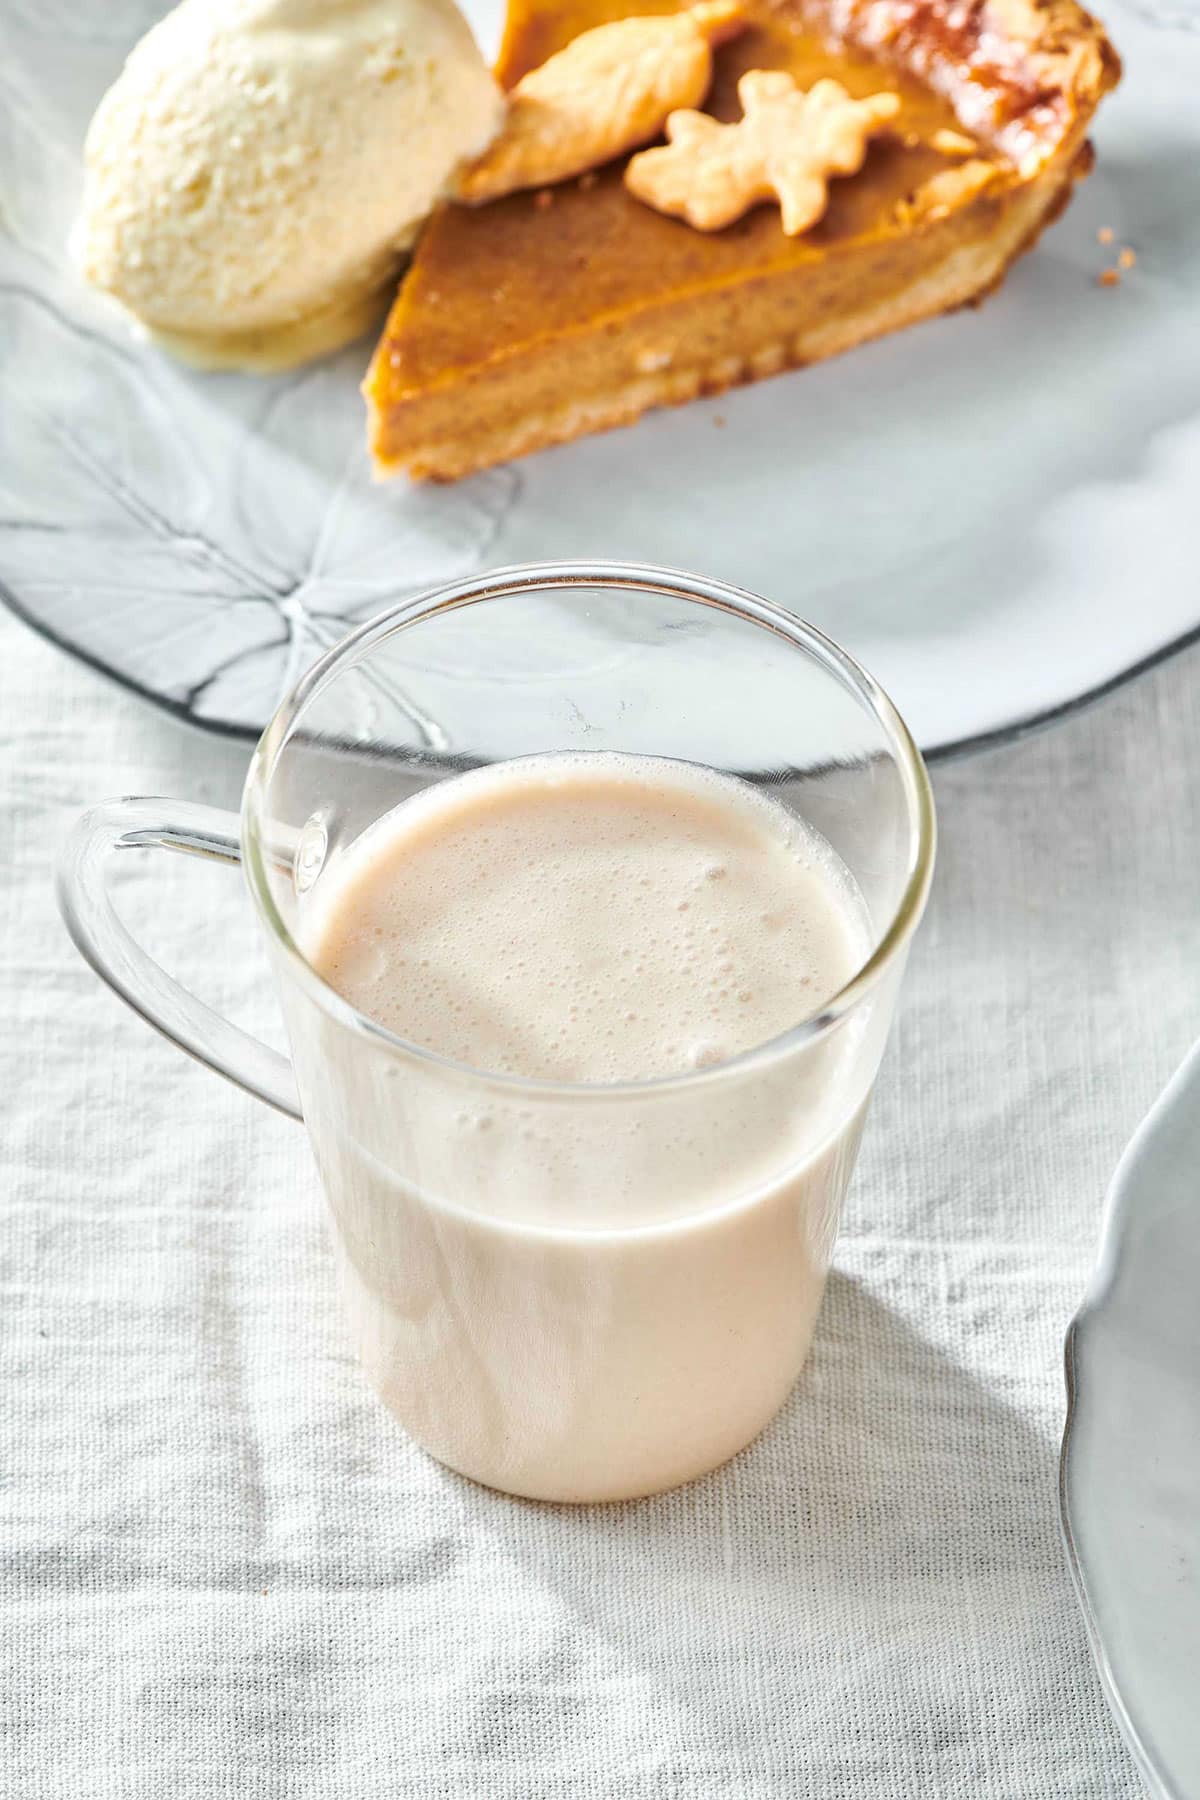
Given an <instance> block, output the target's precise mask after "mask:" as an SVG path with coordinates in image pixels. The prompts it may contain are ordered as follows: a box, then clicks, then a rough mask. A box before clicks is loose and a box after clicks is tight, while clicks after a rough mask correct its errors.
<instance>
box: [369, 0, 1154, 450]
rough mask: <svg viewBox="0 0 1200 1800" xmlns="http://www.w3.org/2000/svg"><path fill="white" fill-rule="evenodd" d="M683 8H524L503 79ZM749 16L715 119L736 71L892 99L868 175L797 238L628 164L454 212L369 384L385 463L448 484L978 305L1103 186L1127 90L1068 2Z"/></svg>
mask: <svg viewBox="0 0 1200 1800" xmlns="http://www.w3.org/2000/svg"><path fill="white" fill-rule="evenodd" d="M676 10H677V8H676V7H675V6H674V5H672V4H671V0H650V3H649V4H648V3H647V0H570V3H569V4H567V5H563V4H561V3H560V0H510V12H509V19H508V27H507V31H506V35H505V41H504V45H503V47H502V51H501V55H500V59H499V63H498V66H497V73H498V75H499V77H500V80H501V81H502V82H503V84H504V85H505V86H506V87H509V88H511V87H513V85H514V84H515V83H516V82H517V81H518V80H520V78H521V77H522V76H523V75H525V74H526V73H527V72H528V71H530V70H531V69H534V68H537V67H539V66H540V65H541V64H542V63H544V62H545V61H546V59H547V58H549V57H550V56H551V55H553V54H554V53H555V52H557V51H559V50H561V49H563V48H564V46H565V45H566V44H567V43H569V42H570V41H571V40H573V39H574V38H576V37H577V36H578V35H579V34H580V33H582V32H584V31H587V30H589V29H591V28H593V27H595V26H597V25H600V24H603V23H605V22H607V21H609V20H612V19H617V18H624V17H628V16H631V15H645V14H648V13H666V12H674V11H676ZM749 20H750V22H749V24H748V26H747V28H746V29H745V30H743V31H742V32H741V33H740V34H739V35H737V36H735V37H733V38H732V39H730V40H729V41H726V42H722V43H718V44H715V45H714V48H713V77H712V85H711V88H710V90H709V93H708V96H707V99H706V100H705V101H704V102H703V107H704V111H705V112H706V113H708V114H710V115H712V116H713V117H714V118H715V119H718V120H724V121H734V120H739V119H741V118H742V107H741V105H740V103H739V98H738V91H737V90H738V82H739V80H740V78H741V77H742V76H743V75H745V74H747V73H748V72H750V71H759V70H784V71H787V72H788V73H789V74H790V75H791V76H793V77H794V78H795V81H796V83H797V84H798V86H799V88H801V89H803V90H809V89H811V88H812V87H813V86H814V85H815V83H817V82H818V81H820V80H822V79H824V78H827V77H832V78H834V79H835V80H836V81H838V82H840V83H841V84H842V86H843V87H844V88H845V89H846V90H847V92H848V93H849V94H850V95H852V96H854V97H855V98H856V99H865V98H866V97H868V96H872V95H878V94H881V93H883V94H895V95H896V96H897V97H898V101H899V105H898V108H897V109H896V110H895V113H894V116H893V117H889V118H888V120H887V123H886V125H884V126H880V127H879V128H878V129H877V132H876V134H874V135H872V136H871V137H870V141H869V142H868V143H867V144H866V149H865V159H864V160H863V162H862V166H861V168H860V169H859V170H858V171H857V172H856V173H850V174H846V175H843V176H837V175H835V176H834V177H833V178H832V179H831V180H830V181H829V185H828V200H827V204H826V205H825V210H824V212H823V213H822V214H821V216H820V217H819V218H818V219H817V222H816V223H815V224H812V225H811V226H809V227H808V228H807V229H803V230H800V231H798V232H797V233H796V234H795V235H791V236H789V235H787V234H786V233H785V230H784V229H783V226H782V224H781V216H780V209H779V206H778V205H777V204H762V205H756V206H754V207H753V208H752V209H751V210H749V211H746V212H745V213H744V215H743V216H742V217H740V218H738V219H736V220H735V221H734V222H733V223H730V224H727V225H725V227H724V228H723V229H720V230H697V229H695V228H694V227H693V226H692V225H691V224H689V223H687V222H685V221H684V220H683V219H682V218H679V217H673V216H669V215H668V214H666V213H664V212H660V211H657V210H655V209H654V207H653V206H652V205H650V204H644V203H643V201H642V200H640V199H639V198H637V197H635V195H634V194H633V193H631V192H630V191H629V189H628V188H627V186H626V183H625V177H626V168H627V164H628V160H629V159H628V157H627V156H621V157H620V158H618V159H617V160H616V161H614V162H612V163H609V164H608V165H606V166H604V167H602V168H600V169H598V170H595V171H593V172H588V173H584V174H582V175H580V176H572V177H571V178H570V179H569V180H564V181H561V182H559V183H558V184H557V185H553V186H547V187H542V188H538V189H535V190H532V191H523V192H516V193H511V194H508V195H506V196H505V197H504V198H501V199H497V200H493V201H491V202H490V203H488V204H483V205H477V206H466V205H460V204H454V203H451V204H448V205H445V206H443V207H442V208H441V209H440V210H439V211H438V212H437V213H436V214H435V215H434V217H433V218H432V219H431V220H430V221H429V223H428V225H427V226H426V228H425V231H424V233H423V235H422V238H421V240H420V242H419V244H418V246H417V250H416V252H415V255H414V257H413V260H412V263H411V265H410V267H409V270H408V272H407V274H406V276H405V278H404V280H403V282H402V284H401V288H400V292H399V295H398V297H397V300H396V302H395V305H394V307H393V309H392V312H391V315H390V317H389V319H388V321H387V325H386V327H385V330H384V334H383V337H382V339H381V341H380V344H379V346H378V349H377V350H376V352H375V356H374V358H373V360H372V363H371V367H370V370H369V372H368V375H367V379H366V382H365V384H364V392H365V394H366V397H367V403H368V413H369V428H370V442H371V448H372V452H373V455H374V458H375V461H376V465H377V467H378V469H379V470H380V471H381V472H384V473H387V472H392V471H395V470H401V469H402V470H406V471H407V472H408V473H409V474H410V475H411V476H413V477H415V478H418V479H421V478H425V479H434V480H453V479H456V478H457V477H459V476H462V475H466V474H469V473H471V472H472V471H473V470H476V469H480V468H484V467H487V466H489V465H491V464H493V463H496V462H500V461H505V460H507V459H508V458H510V457H514V456H519V455H522V454H524V453H526V452H528V451H531V450H535V449H538V448H541V447H543V446H545V445H548V444H554V443H561V442H564V441H566V440H568V439H571V438H574V437H577V436H580V435H581V434H583V433H585V432H588V431H594V430H599V429H602V428H606V427H608V426H613V425H618V424H626V423H629V422H631V421H632V420H634V419H636V418H637V417H638V416H639V415H640V414H641V413H643V412H644V411H645V410H646V409H647V408H648V407H651V406H657V405H664V404H671V403H678V402H681V401H685V400H690V399H692V398H694V397H695V396H696V395H698V394H702V393H714V392H717V391H719V390H721V389H723V388H726V387H729V386H731V385H732V384H734V383H736V382H740V381H747V380H754V379H757V378H759V377H761V376H765V375H770V374H774V373H776V372H777V371H779V370H781V369H784V368H787V367H792V366H795V365H798V364H803V363H808V362H814V361H817V360H818V359H820V358H822V357H826V356H831V355H834V354H836V353H837V352H838V351H841V350H845V349H849V348H850V347H851V346H853V345H854V344H857V343H860V342H862V341H864V340H865V339H868V338H871V337H876V336H879V335H880V334H882V333H884V332H887V331H892V330H896V329H898V328H899V327H901V326H904V325H908V324H912V323H914V322H915V321H917V320H919V319H922V318H926V317H929V316H931V315H932V314H935V313H938V312H942V311H945V310H946V309H947V308H950V307H955V306H960V305H963V304H965V303H967V302H970V301H973V300H976V299H978V298H979V297H981V296H982V295H983V294H985V293H986V292H987V291H988V290H989V289H990V288H992V287H993V286H995V285H996V283H997V282H999V281H1000V280H1001V279H1002V277H1003V275H1004V272H1005V270H1006V269H1007V267H1008V265H1009V263H1010V262H1011V261H1012V260H1013V258H1014V257H1015V256H1017V255H1018V254H1019V253H1020V252H1021V251H1022V250H1023V249H1025V248H1026V247H1027V246H1028V245H1030V244H1031V243H1032V242H1033V241H1034V240H1035V239H1036V237H1037V235H1038V234H1039V232H1040V231H1041V230H1042V228H1043V227H1044V226H1045V225H1046V224H1047V223H1048V222H1049V221H1050V220H1051V219H1052V218H1053V217H1054V216H1055V215H1056V214H1057V213H1058V211H1059V210H1060V209H1061V207H1062V206H1063V205H1064V204H1065V202H1066V200H1067V198H1068V197H1069V194H1070V190H1071V187H1072V185H1073V182H1074V181H1075V180H1076V179H1077V178H1078V177H1079V176H1080V175H1081V174H1083V173H1086V170H1087V167H1088V165H1089V152H1088V147H1087V144H1086V141H1085V132H1086V129H1087V125H1088V121H1089V120H1090V118H1091V116H1092V113H1093V112H1094V110H1095V106H1096V104H1097V102H1098V101H1099V99H1100V97H1101V95H1102V94H1103V93H1104V92H1105V91H1106V90H1107V89H1108V88H1110V87H1112V86H1113V85H1114V84H1115V82H1116V80H1117V78H1118V75H1119V65H1118V63H1117V59H1116V56H1115V54H1114V53H1113V51H1112V49H1111V47H1110V46H1109V44H1108V42H1107V40H1106V38H1105V36H1104V34H1103V32H1102V30H1101V29H1100V27H1099V26H1098V25H1096V24H1095V22H1094V21H1093V20H1091V19H1090V18H1089V16H1088V15H1087V14H1086V13H1084V12H1082V11H1081V10H1080V8H1078V7H1077V6H1076V5H1075V4H1074V0H1049V4H1047V5H1042V6H1038V5H1035V4H1033V0H967V3H966V4H964V3H963V0H802V4H798V0H779V3H777V4H776V5H774V6H761V5H760V6H758V7H757V8H755V9H754V10H752V11H751V12H750V14H749ZM881 110H885V111H887V112H889V113H890V112H891V108H890V107H885V108H884V109H881ZM653 154H656V155H661V153H657V152H656V153H653Z"/></svg>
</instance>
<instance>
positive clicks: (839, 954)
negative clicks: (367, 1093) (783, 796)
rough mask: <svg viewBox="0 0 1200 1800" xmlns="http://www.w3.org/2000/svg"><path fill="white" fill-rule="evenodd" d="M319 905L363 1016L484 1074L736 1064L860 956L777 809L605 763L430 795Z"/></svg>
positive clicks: (329, 888) (803, 835)
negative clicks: (732, 1061)
mask: <svg viewBox="0 0 1200 1800" xmlns="http://www.w3.org/2000/svg"><path fill="white" fill-rule="evenodd" d="M310 906H311V910H310V913H309V916H308V920H307V922H306V929H305V933H304V936H305V943H306V948H307V949H308V953H309V955H310V956H311V958H312V960H313V963H314V965H315V966H316V968H317V969H318V971H319V972H320V973H321V974H322V975H323V976H324V977H325V979H326V980H327V981H328V982H329V983H330V984H331V985H332V986H333V987H335V988H336V989H338V990H339V991H340V992H341V993H342V994H343V995H344V996H345V997H346V998H347V999H349V1000H350V1001H351V1002H352V1003H353V1004H354V1005H355V1006H356V1007H357V1008H358V1009H359V1011H361V1012H363V1013H366V1014H367V1015H368V1016H370V1017H372V1018H374V1019H376V1020H378V1021H379V1022H380V1023H382V1024H384V1025H386V1026H388V1027H389V1028H390V1029H391V1030H392V1031H394V1032H396V1033H397V1034H398V1035H399V1036H401V1037H403V1038H406V1039H408V1040H409V1041H410V1042H414V1043H417V1044H420V1045H421V1046H423V1047H425V1048H427V1049H431V1050H434V1051H436V1052H438V1053H439V1054H441V1055H443V1056H447V1057H450V1058H451V1059H453V1060H455V1061H459V1062H465V1063H469V1064H471V1065H472V1066H473V1067H475V1068H479V1069H490V1070H493V1071H498V1072H501V1073H508V1074H517V1075H524V1076H529V1077H536V1078H541V1079H557V1080H563V1081H572V1082H579V1081H583V1082H611V1081H623V1080H639V1079H645V1078H648V1077H655V1076H663V1075H670V1074H678V1073H683V1072H686V1071H689V1070H696V1069H704V1068H710V1067H713V1066H715V1065H717V1064H719V1063H722V1062H726V1061H728V1060H729V1059H730V1058H731V1057H734V1056H737V1055H738V1054H739V1053H740V1052H742V1051H745V1050H748V1049H750V1048H752V1047H753V1046H755V1045H757V1044H760V1043H763V1042H765V1041H766V1040H768V1039H769V1038H772V1037H774V1036H776V1035H777V1034H779V1033H780V1032H783V1031H786V1030H787V1029H788V1028H789V1027H790V1026H792V1025H795V1024H797V1023H798V1022H799V1021H800V1020H802V1019H803V1018H805V1017H807V1016H809V1015H810V1014H811V1013H812V1012H814V1011H815V1010H816V1009H817V1008H818V1007H819V1006H820V1005H821V1004H822V1003H823V1002H824V1001H826V1000H827V999H828V998H829V997H830V996H831V995H832V994H833V993H835V992H836V991H837V989H838V988H839V987H841V986H842V985H843V984H844V982H845V981H846V980H848V979H849V977H850V976H851V975H852V974H853V972H854V970H855V968H856V967H857V966H858V965H859V964H860V962H861V961H862V958H863V956H864V954H865V949H866V926H865V913H864V909H863V907H862V902H861V900H860V899H859V898H858V896H857V890H855V889H854V886H853V883H852V881H851V879H850V877H849V875H848V874H847V872H846V871H845V870H844V868H843V867H842V865H841V864H840V862H839V861H838V859H837V858H836V857H835V856H834V854H833V852H832V851H831V850H830V849H829V847H828V845H826V844H825V843H824V841H823V840H822V839H820V838H819V837H818V836H817V835H816V834H815V833H814V832H812V831H811V830H810V829H809V828H808V827H807V826H805V825H804V824H803V823H802V822H801V821H799V820H797V819H795V818H794V817H793V816H792V815H790V814H789V813H787V812H786V811H785V810H784V809H783V807H781V806H780V805H778V804H777V803H776V802H775V801H773V800H771V799H768V798H767V797H765V795H764V794H763V793H762V792H761V791H760V790H758V789H754V788H751V787H749V786H748V785H746V784H744V783H742V782H739V781H735V780H734V779H732V778H730V777H727V776H719V775H715V774H712V773H710V772H708V771H705V770H701V769H697V768H695V767H693V766H691V765H688V764H683V763H675V762H668V761H664V760H660V759H655V758H647V757H635V756H619V755H612V754H598V755H589V754H578V753H575V754H565V755H562V756H543V757H529V758H524V759H522V760H520V761H517V762H513V763H508V764H502V765H498V766H496V767H494V768H490V769H484V770H477V771H473V772H472V773H470V774H467V775H463V776H459V777H456V778H454V779H451V780H447V781H445V782H442V783H439V784H437V785H435V786H434V787H432V788H429V789H427V790H425V791H424V792H423V793H422V794H420V795H417V796H416V797H414V798H413V799H410V800H407V801H406V802H404V804H403V805H401V806H399V807H398V808H396V810H395V811H394V812H392V813H391V814H389V815H388V816H387V817H386V818H384V819H381V820H380V821H379V822H378V823H377V824H376V825H374V826H373V827H372V828H371V829H370V830H369V831H368V832H367V833H365V834H364V836H363V837H362V838H361V839H360V840H359V841H358V843H357V844H356V845H354V846H353V847H352V849H351V850H350V851H349V852H348V853H344V854H343V857H342V859H341V862H340V864H339V865H338V866H337V867H336V868H334V867H330V868H327V869H326V871H325V873H324V874H323V876H322V877H321V881H320V883H319V884H318V887H317V888H316V889H315V890H314V896H313V898H312V900H311V902H310ZM463 1129H464V1130H465V1129H467V1127H466V1125H464V1126H463ZM471 1129H474V1127H472V1128H471Z"/></svg>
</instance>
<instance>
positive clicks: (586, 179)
mask: <svg viewBox="0 0 1200 1800" xmlns="http://www.w3.org/2000/svg"><path fill="white" fill-rule="evenodd" d="M599 179H600V177H599V176H598V175H597V173H596V171H595V169H585V170H584V171H583V174H582V175H581V176H580V177H579V185H580V187H581V188H582V189H583V191H584V193H585V194H586V193H587V191H588V189H589V188H594V187H595V185H596V183H597V182H598V181H599Z"/></svg>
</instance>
